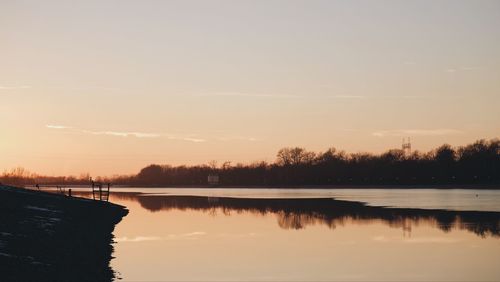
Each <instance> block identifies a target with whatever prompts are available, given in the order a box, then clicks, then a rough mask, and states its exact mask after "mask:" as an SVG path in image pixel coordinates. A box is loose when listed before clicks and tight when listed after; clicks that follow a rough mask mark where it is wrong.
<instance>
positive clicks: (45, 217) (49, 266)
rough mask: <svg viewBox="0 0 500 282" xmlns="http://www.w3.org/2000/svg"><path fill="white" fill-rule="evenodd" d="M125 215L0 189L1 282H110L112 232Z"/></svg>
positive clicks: (106, 207)
mask: <svg viewBox="0 0 500 282" xmlns="http://www.w3.org/2000/svg"><path fill="white" fill-rule="evenodd" d="M127 214H128V210H127V209H126V208H125V207H123V206H119V205H116V204H112V203H109V202H99V201H94V200H89V199H84V198H79V197H69V196H65V195H61V194H54V193H48V192H43V191H33V190H27V189H23V188H18V187H13V186H6V185H0V265H1V266H2V269H3V270H2V279H4V281H33V280H36V281H72V280H79V281H111V280H113V279H114V278H115V273H114V271H113V270H112V269H111V267H110V260H111V259H112V252H113V246H112V242H113V234H112V232H113V230H114V228H115V225H116V224H118V223H119V222H120V221H121V220H122V218H123V217H124V216H126V215H127Z"/></svg>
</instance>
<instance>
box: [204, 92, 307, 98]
mask: <svg viewBox="0 0 500 282" xmlns="http://www.w3.org/2000/svg"><path fill="white" fill-rule="evenodd" d="M197 96H208V97H210V96H222V97H256V98H302V97H304V96H302V95H292V94H266V93H244V92H214V93H203V94H199V95H197Z"/></svg>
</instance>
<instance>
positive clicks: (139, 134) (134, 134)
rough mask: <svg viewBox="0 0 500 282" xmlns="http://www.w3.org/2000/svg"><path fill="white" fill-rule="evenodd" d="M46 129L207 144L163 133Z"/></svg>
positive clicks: (62, 127) (192, 138)
mask: <svg viewBox="0 0 500 282" xmlns="http://www.w3.org/2000/svg"><path fill="white" fill-rule="evenodd" d="M45 127H46V128H49V129H56V130H68V131H71V132H76V133H80V134H89V135H106V136H115V137H136V138H160V137H165V138H167V139H169V140H181V141H187V142H193V143H202V142H207V140H206V139H203V138H197V137H196V136H195V135H194V134H190V135H187V136H180V135H174V134H163V133H149V132H137V131H114V130H106V131H94V130H87V129H80V128H75V127H72V126H65V125H56V124H47V125H45Z"/></svg>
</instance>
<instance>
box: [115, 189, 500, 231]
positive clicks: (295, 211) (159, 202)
mask: <svg viewBox="0 0 500 282" xmlns="http://www.w3.org/2000/svg"><path fill="white" fill-rule="evenodd" d="M113 197H117V198H121V199H127V200H135V201H138V202H139V203H140V204H141V206H142V207H144V208H146V209H148V210H150V211H152V212H156V211H161V210H163V211H168V210H196V211H202V212H207V213H210V214H213V215H216V214H217V213H219V212H221V213H223V214H226V215H230V214H231V213H233V212H236V213H252V214H258V215H267V214H275V215H276V216H277V218H278V224H279V226H280V227H281V228H284V229H301V228H305V227H306V226H310V225H320V224H322V225H327V226H328V227H330V228H332V229H333V228H335V227H336V226H342V225H344V224H347V223H349V222H354V223H370V222H373V221H382V222H385V223H387V224H389V225H390V226H391V227H398V228H403V229H408V228H410V229H411V225H415V224H419V223H423V224H428V225H433V226H437V227H438V228H440V229H441V230H443V231H445V232H448V231H450V230H452V229H453V228H458V229H464V230H468V231H471V232H474V233H475V234H477V235H480V236H483V237H485V236H495V237H496V236H500V213H498V212H474V211H445V210H424V209H403V208H382V207H369V206H365V205H364V204H362V203H359V202H350V201H339V200H334V199H243V198H219V197H201V196H146V195H142V196H141V195H140V194H135V193H134V194H131V193H115V194H114V195H113Z"/></svg>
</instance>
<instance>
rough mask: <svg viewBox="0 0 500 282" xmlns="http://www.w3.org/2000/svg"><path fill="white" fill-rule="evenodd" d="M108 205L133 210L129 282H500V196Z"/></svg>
mask: <svg viewBox="0 0 500 282" xmlns="http://www.w3.org/2000/svg"><path fill="white" fill-rule="evenodd" d="M77 190H80V191H81V189H77ZM85 195H87V196H88V194H85ZM110 201H112V202H114V203H117V204H120V205H124V206H126V207H127V208H128V209H129V210H130V213H129V215H127V216H126V217H125V218H124V219H123V221H122V222H120V223H119V224H118V225H117V226H116V228H115V231H114V236H115V241H116V243H115V244H114V256H115V258H114V259H113V260H112V261H111V265H112V267H113V269H114V270H115V271H116V273H117V276H118V278H121V279H123V280H125V281H128V280H132V281H138V280H140V281H160V280H161V281H169V280H171V281H235V280H238V281H241V280H243V281H311V280H314V281H335V280H341V281H367V280H368V281H374V280H376V281H381V280H384V281H386V280H393V281H415V280H418V281H422V280H432V281H498V280H500V268H499V267H498V261H500V204H499V203H500V191H498V190H464V189H451V190H438V189H411V190H407V189H339V190H337V189H336V190H327V189H323V190H322V189H208V188H200V189H192V188H189V189H188V188H177V189H175V188H112V194H111V198H110ZM361 202H362V203H366V205H365V204H362V203H361Z"/></svg>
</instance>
